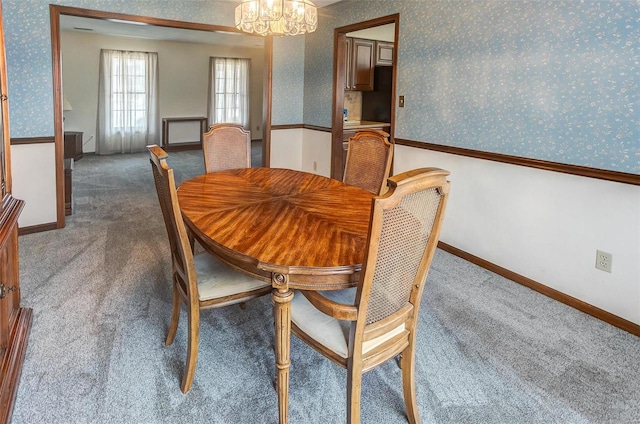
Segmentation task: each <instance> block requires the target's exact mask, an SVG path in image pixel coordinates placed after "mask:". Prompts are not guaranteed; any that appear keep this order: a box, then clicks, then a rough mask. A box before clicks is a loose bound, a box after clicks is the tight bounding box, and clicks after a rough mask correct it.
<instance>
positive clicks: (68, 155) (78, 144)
mask: <svg viewBox="0 0 640 424" xmlns="http://www.w3.org/2000/svg"><path fill="white" fill-rule="evenodd" d="M64 158H65V159H73V160H80V159H82V133H81V132H79V131H65V132H64Z"/></svg>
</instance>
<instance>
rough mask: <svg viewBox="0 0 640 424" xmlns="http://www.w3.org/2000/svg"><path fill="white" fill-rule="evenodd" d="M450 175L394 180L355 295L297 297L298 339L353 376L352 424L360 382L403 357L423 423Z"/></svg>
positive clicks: (408, 399) (407, 389) (374, 212)
mask: <svg viewBox="0 0 640 424" xmlns="http://www.w3.org/2000/svg"><path fill="white" fill-rule="evenodd" d="M447 175H449V172H447V171H444V170H442V169H437V168H423V169H417V170H413V171H408V172H405V173H402V174H399V175H396V176H393V177H390V178H389V187H390V189H389V191H388V192H387V193H386V194H385V195H384V196H379V197H376V198H374V199H373V201H372V208H371V221H370V226H369V233H368V237H367V244H366V248H365V254H364V261H363V264H362V271H361V273H360V278H359V282H358V285H357V287H355V288H352V289H345V290H335V291H325V292H312V291H297V292H296V293H295V295H294V297H293V300H292V303H291V323H292V332H293V333H294V334H295V335H296V336H298V337H299V338H300V339H301V340H303V341H304V342H306V343H307V344H309V345H310V346H311V347H313V348H314V349H315V350H317V351H318V352H320V353H321V354H322V355H324V356H325V357H327V358H328V359H330V360H332V361H333V362H335V363H336V364H338V365H340V366H342V367H344V368H346V369H347V422H348V423H359V422H360V393H361V382H362V374H363V373H364V372H366V371H369V370H371V369H373V368H375V367H376V366H378V365H380V364H382V363H384V362H386V361H388V360H390V359H392V358H395V357H397V356H398V355H399V356H400V361H399V362H400V368H401V370H402V371H401V373H402V388H403V393H404V403H405V408H406V413H407V417H408V420H409V422H410V423H418V422H420V417H419V415H418V407H417V404H416V389H415V377H414V372H415V344H416V326H417V324H418V312H419V309H420V300H421V297H422V294H423V291H424V287H425V284H426V278H427V273H428V271H429V267H430V265H431V260H432V259H433V255H434V252H435V250H436V246H437V244H438V237H439V234H440V228H441V225H442V221H443V217H444V211H445V206H446V203H447V198H448V194H449V182H448V181H447Z"/></svg>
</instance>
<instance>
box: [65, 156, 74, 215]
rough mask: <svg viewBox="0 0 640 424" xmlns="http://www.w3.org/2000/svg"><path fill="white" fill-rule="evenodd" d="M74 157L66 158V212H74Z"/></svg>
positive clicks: (68, 213) (69, 213) (67, 213)
mask: <svg viewBox="0 0 640 424" xmlns="http://www.w3.org/2000/svg"><path fill="white" fill-rule="evenodd" d="M73 160H74V159H73V158H69V159H65V160H64V214H65V215H71V214H72V213H73Z"/></svg>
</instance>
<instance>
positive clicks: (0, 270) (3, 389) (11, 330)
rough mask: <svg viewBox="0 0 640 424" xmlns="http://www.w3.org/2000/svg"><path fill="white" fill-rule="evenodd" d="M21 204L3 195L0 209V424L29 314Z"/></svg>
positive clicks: (11, 395) (7, 413)
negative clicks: (23, 296) (22, 274)
mask: <svg viewBox="0 0 640 424" xmlns="http://www.w3.org/2000/svg"><path fill="white" fill-rule="evenodd" d="M23 207H24V202H23V201H22V200H17V199H15V198H14V197H13V196H11V194H6V195H5V196H4V198H3V199H2V205H1V206H0V423H8V422H9V420H10V418H11V413H12V411H13V403H14V400H15V396H16V391H17V389H18V382H19V381H20V372H21V371H22V363H23V361H24V355H25V353H26V348H27V338H28V336H29V330H30V329H31V321H32V316H33V313H32V310H31V309H30V308H22V307H20V278H19V269H18V216H20V212H21V211H22V208H23Z"/></svg>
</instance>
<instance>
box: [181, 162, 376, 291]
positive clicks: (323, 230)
mask: <svg viewBox="0 0 640 424" xmlns="http://www.w3.org/2000/svg"><path fill="white" fill-rule="evenodd" d="M373 197H374V195H373V194H372V193H370V192H368V191H366V190H363V189H361V188H358V187H354V186H349V185H347V184H344V183H342V182H341V181H337V180H334V179H330V178H326V177H323V176H319V175H315V174H310V173H305V172H300V171H293V170H289V169H276V168H248V169H236V170H229V171H222V172H214V173H210V174H204V175H201V176H198V177H195V178H193V179H190V180H188V181H185V182H183V183H182V184H181V185H180V187H179V188H178V201H179V203H180V208H181V210H182V214H183V217H184V219H185V223H186V225H187V226H188V227H189V228H190V229H191V230H192V231H193V232H194V234H195V236H196V238H197V239H198V240H199V241H200V243H201V244H203V246H204V247H205V249H207V250H209V251H210V252H212V253H214V254H216V255H218V256H220V257H222V258H223V259H225V260H227V261H228V262H231V263H233V264H235V265H236V266H238V267H239V268H243V269H244V270H245V271H248V272H253V271H254V270H253V269H252V268H253V267H255V269H257V270H261V271H264V272H268V273H271V272H279V273H284V274H288V275H289V276H290V278H291V281H298V282H300V283H304V284H300V285H298V287H305V284H309V283H311V284H313V283H314V281H316V280H317V281H321V280H323V281H325V282H327V281H329V282H330V281H331V279H328V280H327V276H329V275H333V276H336V275H342V277H341V278H337V279H335V283H336V284H340V282H342V284H343V285H344V282H345V281H346V280H345V278H346V279H347V280H349V282H350V283H353V282H355V279H356V276H357V273H358V271H359V270H360V267H361V264H362V260H363V258H364V249H365V243H366V238H367V232H368V227H369V217H370V211H371V199H372V198H373ZM263 276H265V277H266V276H267V274H263ZM314 276H318V277H322V278H317V279H314V278H313V277H314ZM335 288H337V287H335Z"/></svg>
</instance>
